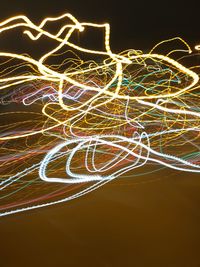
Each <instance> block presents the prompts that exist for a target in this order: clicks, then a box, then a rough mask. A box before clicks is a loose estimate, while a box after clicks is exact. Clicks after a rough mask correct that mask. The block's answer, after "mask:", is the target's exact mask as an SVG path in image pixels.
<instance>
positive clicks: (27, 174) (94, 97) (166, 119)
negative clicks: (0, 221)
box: [0, 14, 200, 216]
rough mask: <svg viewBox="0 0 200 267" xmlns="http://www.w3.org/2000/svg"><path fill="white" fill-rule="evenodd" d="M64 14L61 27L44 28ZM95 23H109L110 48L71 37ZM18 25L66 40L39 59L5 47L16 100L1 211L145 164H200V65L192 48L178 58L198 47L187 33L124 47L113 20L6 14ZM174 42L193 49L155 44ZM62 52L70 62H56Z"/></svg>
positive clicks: (4, 75) (8, 94) (0, 76)
mask: <svg viewBox="0 0 200 267" xmlns="http://www.w3.org/2000/svg"><path fill="white" fill-rule="evenodd" d="M61 21H65V24H64V26H62V27H60V29H59V30H58V31H57V32H56V33H52V32H51V31H47V30H46V29H45V28H46V27H47V26H48V25H49V24H50V23H59V22H61ZM88 27H90V28H92V29H93V30H95V29H97V28H98V29H102V30H103V31H104V33H105V38H104V46H105V50H104V51H99V50H91V49H87V48H83V47H81V46H79V45H77V44H75V43H73V42H72V41H70V39H72V37H73V36H74V34H75V33H76V32H79V34H80V35H84V32H85V31H87V28H88ZM13 29H19V30H21V29H22V30H23V33H24V34H25V35H26V36H27V37H28V38H29V39H31V40H32V41H33V42H39V40H40V39H42V38H48V39H49V40H53V41H54V42H55V43H56V44H57V46H56V47H54V48H53V49H51V50H50V51H48V52H47V53H45V54H43V55H42V57H41V58H39V59H38V60H36V59H34V58H32V57H31V56H29V55H27V54H16V53H8V52H2V51H1V52H0V59H2V63H0V100H1V103H2V110H3V109H4V107H8V109H7V111H6V112H1V114H0V118H2V124H1V125H0V141H1V147H0V166H1V180H0V192H1V195H0V201H1V202H0V203H1V204H0V210H1V213H0V216H6V215H9V214H14V213H18V212H22V211H27V210H31V209H36V208H40V207H46V206H49V205H53V204H57V203H62V202H66V201H68V200H72V199H75V198H78V197H80V196H82V195H85V194H86V193H89V192H91V191H93V190H95V189H97V188H99V187H100V186H102V185H104V184H106V183H108V182H109V181H111V180H113V179H116V178H117V177H125V175H126V176H130V177H131V173H133V170H135V169H136V168H139V167H140V168H141V170H142V166H144V165H146V166H151V167H155V166H160V165H161V166H163V167H167V168H171V169H175V170H179V171H186V172H194V173H199V172H200V165H199V162H200V159H199V156H200V153H199V121H200V112H199V105H198V103H199V75H198V68H199V66H193V67H192V68H188V67H186V66H185V65H184V64H183V63H180V61H181V60H182V61H183V59H184V58H186V57H187V56H184V57H182V58H180V59H175V58H172V55H173V56H174V55H175V54H176V53H180V52H181V53H187V54H188V56H192V49H191V48H190V46H189V45H188V44H187V43H186V42H185V41H184V40H182V39H181V38H180V37H176V38H172V39H169V40H164V41H162V42H160V43H159V44H156V45H155V46H154V47H153V49H151V50H150V52H149V53H145V54H144V53H143V52H142V51H137V50H127V51H124V52H122V53H119V54H116V53H113V52H112V50H111V47H110V25H109V24H108V23H104V24H96V23H88V22H83V23H82V22H79V21H78V20H77V19H76V18H75V17H73V16H72V15H71V14H64V15H62V16H59V17H55V18H46V19H44V20H43V21H42V22H41V23H40V24H39V25H36V24H34V23H33V22H31V21H30V20H29V19H28V18H27V17H26V16H23V15H21V16H15V17H12V18H9V19H7V20H5V21H3V22H1V23H0V34H1V33H3V32H4V33H6V32H10V31H12V30H13ZM0 37H1V36H0ZM169 42H179V43H180V44H181V46H184V47H185V48H186V49H183V48H180V49H174V50H172V51H167V52H166V54H160V53H156V52H155V51H156V50H159V49H160V48H161V47H162V46H163V45H164V44H165V45H166V44H168V43H169ZM195 49H196V51H199V50H200V48H199V45H197V46H196V47H195ZM63 50H64V52H62V51H63ZM67 53H70V55H71V56H70V57H68V56H67ZM78 53H79V54H81V55H84V54H87V55H89V56H91V60H88V61H84V60H83V59H81V56H79V55H78ZM65 55H66V56H65ZM94 56H98V57H99V61H98V62H96V61H94V60H93V57H94ZM55 57H56V58H62V59H63V61H62V63H61V64H57V65H49V64H47V61H48V60H50V59H52V58H55ZM14 61H16V62H17V63H15V64H14V63H13V64H12V62H14ZM7 65H9V66H7ZM20 68H26V69H27V70H26V71H22V72H20ZM63 69H64V70H63ZM15 72H16V73H17V74H15ZM15 104H17V105H18V106H20V107H21V109H22V110H20V111H18V110H13V107H14V109H16V106H15ZM18 117H19V118H20V119H21V120H20V121H18V119H19V118H18ZM10 121H11V122H10ZM174 147H177V148H178V149H177V151H176V155H174V151H173V149H172V148H174Z"/></svg>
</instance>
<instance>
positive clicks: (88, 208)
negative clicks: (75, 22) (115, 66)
mask: <svg viewBox="0 0 200 267" xmlns="http://www.w3.org/2000/svg"><path fill="white" fill-rule="evenodd" d="M199 7H200V4H199V1H187V2H186V1H176V0H174V1H144V0H143V1H141V0H138V1H135V0H132V1H126V0H122V1H117V0H116V1H113V0H112V1H109V0H107V1H105V0H101V1H96V0H93V1H88V0H84V1H83V0H70V1H69V0H66V1H61V0H49V1H46V0H40V1H39V0H35V1H33V0H26V1H19V0H13V1H8V0H7V1H4V2H3V1H1V2H0V20H4V19H6V18H8V17H10V16H13V15H18V14H25V15H27V16H28V17H29V18H30V19H32V20H33V21H34V22H38V23H39V22H40V21H41V20H42V19H43V18H44V17H47V16H56V15H61V14H62V13H65V12H70V13H72V14H73V15H74V16H76V17H77V18H78V19H79V20H80V21H82V20H83V21H90V22H97V23H103V22H109V23H110V24H111V46H112V48H113V51H120V50H124V49H127V48H134V49H142V50H149V49H151V47H152V46H153V45H155V44H156V43H157V42H159V41H161V40H164V39H166V38H171V37H175V36H181V37H183V38H184V39H185V40H186V41H188V43H189V44H190V45H191V46H192V47H193V46H194V45H195V44H198V43H200V30H199V28H200V27H199V26H200V16H199V10H200V9H199ZM0 42H1V45H2V46H3V47H11V48H12V47H14V46H15V47H16V49H18V48H20V49H21V48H24V47H25V45H24V44H23V40H22V39H20V38H19V39H17V38H16V39H12V38H11V37H8V39H6V40H1V41H0ZM83 42H85V44H88V45H90V44H91V43H92V45H94V46H98V45H99V44H98V43H97V40H96V38H94V37H92V36H91V37H89V39H87V40H85V41H83ZM35 53H36V54H37V53H38V51H35ZM144 171H145V170H144V169H143V170H141V172H144ZM199 206H200V180H199V175H194V174H187V173H181V172H175V171H171V170H167V169H165V170H163V171H160V172H157V173H155V174H152V175H150V176H148V177H145V176H141V177H137V178H135V177H133V178H132V179H126V180H122V179H121V180H117V181H114V182H112V183H110V184H108V185H106V186H105V187H102V188H100V189H99V190H98V191H95V192H93V193H91V194H89V195H87V196H85V197H83V198H81V199H77V200H74V201H72V202H68V203H65V204H62V205H58V206H54V207H50V208H46V209H41V210H36V211H31V212H27V213H24V214H23V213H22V214H17V215H14V216H10V217H5V218H2V219H1V221H0V238H1V239H0V241H1V243H0V266H1V267H13V266H16V267H18V266H21V267H23V266H45V267H46V266H58V267H62V266H69V267H71V266H83V267H84V266H87V267H90V266H95V267H98V266H99V267H109V266H112V267H115V266H116V267H118V266H120V267H121V266H122V267H126V266H127V267H129V266H131V267H132V266H136V267H143V266H144V267H149V266H155V267H179V266H180V267H184V266H185V267H197V266H200V230H199V228H200V226H199V225H200V212H199Z"/></svg>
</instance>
